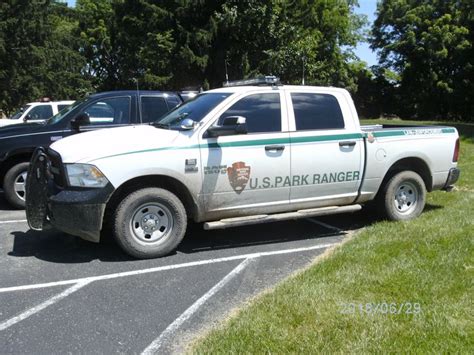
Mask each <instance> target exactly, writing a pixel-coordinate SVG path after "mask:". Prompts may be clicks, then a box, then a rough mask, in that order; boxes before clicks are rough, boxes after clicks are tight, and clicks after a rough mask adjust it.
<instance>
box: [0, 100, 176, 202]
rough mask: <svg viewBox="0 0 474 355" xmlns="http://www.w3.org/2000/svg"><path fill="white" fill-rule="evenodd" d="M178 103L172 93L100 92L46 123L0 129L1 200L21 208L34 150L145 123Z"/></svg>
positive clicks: (80, 147) (80, 101) (77, 102)
mask: <svg viewBox="0 0 474 355" xmlns="http://www.w3.org/2000/svg"><path fill="white" fill-rule="evenodd" d="M138 102H139V103H140V104H138ZM181 102H182V99H181V98H180V97H179V95H177V94H176V93H174V92H160V91H139V92H137V91H110V92H103V93H98V94H94V95H91V96H88V97H86V98H84V99H82V100H79V101H76V102H75V103H74V104H73V105H71V106H69V107H68V108H66V109H65V110H63V111H61V112H59V113H58V114H56V115H55V116H53V117H52V118H50V119H49V120H47V121H46V122H43V123H26V124H21V125H14V126H8V127H3V128H0V183H1V186H3V191H4V194H5V198H6V199H7V201H8V202H9V203H10V204H11V205H12V206H13V207H16V208H24V206H25V181H26V180H25V179H26V174H27V171H28V164H29V161H30V159H31V156H32V154H33V151H34V149H35V148H36V147H37V146H49V145H50V144H51V143H52V142H55V141H57V140H59V139H62V138H64V137H67V136H70V135H73V134H76V133H80V132H88V131H92V130H97V129H101V128H110V127H121V126H126V125H135V124H141V123H149V122H152V121H154V120H156V119H158V118H159V117H161V116H162V115H163V114H164V113H166V112H167V111H169V110H170V109H172V108H174V107H175V106H177V105H179V104H180V103H181ZM75 149H77V150H82V149H84V146H76V147H75Z"/></svg>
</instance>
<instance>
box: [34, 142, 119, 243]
mask: <svg viewBox="0 0 474 355" xmlns="http://www.w3.org/2000/svg"><path fill="white" fill-rule="evenodd" d="M58 170H60V169H58V168H57V167H53V168H52V163H51V159H50V157H49V156H48V155H47V154H46V152H45V150H44V149H38V150H37V151H35V154H34V155H33V158H32V160H31V164H30V169H29V171H28V177H27V181H26V195H27V199H26V216H27V219H28V224H29V226H30V228H31V229H34V230H42V229H43V228H44V227H45V226H47V225H49V224H51V225H52V226H53V227H54V228H56V229H58V230H60V231H63V232H66V233H68V234H72V235H75V236H78V237H81V238H83V239H86V240H89V241H92V242H99V241H100V231H101V230H102V223H103V219H104V213H105V207H106V204H107V201H108V200H109V198H110V196H112V194H113V192H114V187H113V186H112V185H111V184H110V183H109V184H107V185H106V186H105V187H104V188H87V189H85V188H71V187H67V186H66V187H65V186H58V184H57V183H56V179H55V178H54V172H56V173H57V172H58Z"/></svg>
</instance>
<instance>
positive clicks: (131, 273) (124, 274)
mask: <svg viewBox="0 0 474 355" xmlns="http://www.w3.org/2000/svg"><path fill="white" fill-rule="evenodd" d="M335 244H338V243H326V244H319V245H313V246H310V247H302V248H294V249H283V250H274V251H267V252H260V253H251V254H241V255H234V256H228V257H223V258H216V259H207V260H198V261H192V262H189V263H183V264H175V265H165V266H158V267H154V268H149V269H141V270H133V271H124V272H118V273H114V274H106V275H100V276H91V277H83V278H80V279H72V280H63V281H56V282H47V283H41V284H31V285H22V286H12V287H3V288H0V293H4V292H14V291H25V290H33V289H39V288H46V287H55V286H64V285H73V284H76V283H82V282H86V283H90V282H94V281H102V280H110V279H116V278H119V277H127V276H134V275H142V274H149V273H153V272H159V271H166V270H175V269H181V268H186V267H192V266H199V265H209V264H215V263H221V262H225V261H232V260H242V259H253V258H260V257H262V256H270V255H281V254H290V253H299V252H303V251H309V250H317V249H325V248H328V247H330V246H333V245H335Z"/></svg>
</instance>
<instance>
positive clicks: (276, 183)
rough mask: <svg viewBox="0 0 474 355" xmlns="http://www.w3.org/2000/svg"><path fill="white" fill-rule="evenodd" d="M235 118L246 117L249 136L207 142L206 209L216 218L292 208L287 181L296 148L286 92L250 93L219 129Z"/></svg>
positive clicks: (224, 114) (204, 157)
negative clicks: (224, 213)
mask: <svg viewBox="0 0 474 355" xmlns="http://www.w3.org/2000/svg"><path fill="white" fill-rule="evenodd" d="M221 112H222V111H221ZM231 116H242V117H245V119H246V124H247V127H248V133H247V134H236V135H229V136H220V137H217V138H206V133H205V132H204V134H203V135H202V137H201V141H200V147H201V163H202V167H201V173H202V181H203V182H202V189H201V194H200V200H201V203H202V205H203V206H204V209H205V210H206V212H207V213H208V214H209V213H210V214H211V215H212V212H218V211H228V210H234V215H235V210H236V209H238V210H240V211H241V214H248V213H258V212H259V208H261V207H265V208H266V209H268V208H270V209H272V208H274V209H279V208H282V206H286V207H287V206H288V203H289V194H290V187H289V185H284V184H283V181H284V178H285V177H289V174H290V147H289V133H288V120H287V115H286V104H285V100H284V95H283V93H281V92H279V91H276V90H271V89H269V90H268V92H266V91H259V92H258V93H251V94H247V95H245V96H244V97H241V98H239V99H238V100H237V101H236V102H233V103H231V104H230V105H228V106H227V108H226V109H224V111H223V112H222V113H220V114H218V117H216V119H215V120H214V121H213V125H222V122H223V121H224V119H225V118H226V117H231ZM272 206H273V207H272ZM216 216H219V215H216Z"/></svg>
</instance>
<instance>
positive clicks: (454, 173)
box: [443, 168, 461, 191]
mask: <svg viewBox="0 0 474 355" xmlns="http://www.w3.org/2000/svg"><path fill="white" fill-rule="evenodd" d="M459 175H461V170H459V169H458V168H451V169H450V170H449V174H448V179H447V180H446V184H445V185H444V187H443V190H446V191H451V190H452V189H453V185H454V184H455V183H456V181H458V180H459Z"/></svg>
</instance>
